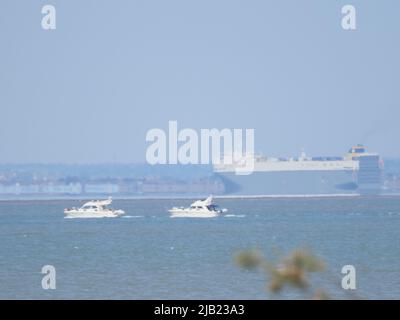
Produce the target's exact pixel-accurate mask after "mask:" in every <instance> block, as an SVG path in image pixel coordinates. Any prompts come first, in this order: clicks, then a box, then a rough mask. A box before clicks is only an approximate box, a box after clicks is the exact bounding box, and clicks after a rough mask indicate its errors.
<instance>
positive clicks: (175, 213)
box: [168, 196, 228, 218]
mask: <svg viewBox="0 0 400 320" xmlns="http://www.w3.org/2000/svg"><path fill="white" fill-rule="evenodd" d="M168 211H169V212H170V213H171V218H179V217H180V218H214V217H217V216H218V215H219V214H220V213H222V212H227V211H228V210H227V209H220V208H219V207H218V206H217V205H215V204H213V198H212V196H210V197H208V198H207V199H205V200H197V201H195V202H193V203H192V204H191V205H190V207H189V208H184V207H180V208H177V207H174V208H172V209H170V210H168Z"/></svg>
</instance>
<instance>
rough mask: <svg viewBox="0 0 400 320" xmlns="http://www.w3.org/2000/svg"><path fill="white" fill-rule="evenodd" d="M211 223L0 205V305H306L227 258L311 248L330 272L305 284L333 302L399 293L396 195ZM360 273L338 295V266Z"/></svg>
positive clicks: (246, 203) (290, 204)
mask: <svg viewBox="0 0 400 320" xmlns="http://www.w3.org/2000/svg"><path fill="white" fill-rule="evenodd" d="M218 202H219V204H220V205H221V206H222V207H226V208H228V209H229V212H228V213H227V214H228V215H227V216H222V217H218V218H214V219H171V218H169V215H168V213H167V211H166V210H167V209H168V208H170V207H172V206H180V205H188V204H190V201H187V200H119V201H115V202H114V207H116V208H121V209H124V210H125V211H126V212H127V214H126V216H125V217H123V218H115V219H64V217H63V209H64V208H65V207H71V206H77V205H79V204H80V202H79V201H20V202H17V201H3V202H0V257H1V260H0V298H3V299H4V298H5V299H15V298H21V299H70V298H76V299H100V298H105V299H265V298H309V297H310V296H309V293H306V294H304V293H302V292H299V291H296V290H292V289H287V290H284V291H283V292H282V293H281V294H280V295H278V296H276V295H272V294H270V293H268V291H267V290H266V279H265V277H264V275H262V274H260V273H257V272H252V271H247V270H242V269H240V268H238V267H237V266H236V265H235V263H234V256H235V255H236V254H237V253H238V252H240V251H241V250H244V249H251V248H259V249H261V250H262V251H263V252H264V254H265V256H267V257H272V256H276V255H277V254H278V255H279V254H283V255H284V254H287V253H289V252H290V251H291V250H293V249H296V248H309V249H311V250H313V252H314V253H315V254H317V255H318V256H320V257H321V258H323V259H324V260H325V262H326V264H327V270H326V271H325V272H323V273H321V274H315V275H314V276H313V277H312V279H311V280H312V283H313V288H323V289H325V291H327V292H328V293H329V294H330V295H331V296H332V297H334V298H366V299H384V298H388V299H399V298H400V232H399V231H400V198H396V197H383V198H330V199H321V198H319V199H318V198H308V199H307V198H303V199H293V198H292V199H246V200H238V199H235V200H232V199H231V200H228V199H225V200H219V201H218ZM347 264H351V265H354V266H355V267H356V270H357V274H356V275H357V276H356V280H357V290H356V291H355V293H354V294H348V293H346V292H345V291H344V290H343V289H341V285H340V283H341V277H342V274H341V273H340V272H341V268H342V266H344V265H347ZM44 265H53V266H54V267H55V268H56V272H57V289H56V290H43V289H42V287H41V280H42V276H43V275H42V274H41V268H42V266H44Z"/></svg>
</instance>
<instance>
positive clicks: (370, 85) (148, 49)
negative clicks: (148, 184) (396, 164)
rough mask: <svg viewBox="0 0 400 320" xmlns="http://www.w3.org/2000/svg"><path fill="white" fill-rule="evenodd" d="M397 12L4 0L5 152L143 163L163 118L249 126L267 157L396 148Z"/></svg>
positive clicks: (367, 7)
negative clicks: (45, 21) (350, 25)
mask: <svg viewBox="0 0 400 320" xmlns="http://www.w3.org/2000/svg"><path fill="white" fill-rule="evenodd" d="M45 4H53V5H54V6H55V7H56V10H57V29H56V30H53V31H45V30H43V29H42V28H41V19H42V14H41V8H42V6H43V5H45ZM345 4H353V5H355V7H356V9H357V30H356V31H344V30H343V29H342V28H341V17H342V14H341V8H342V6H343V5H345ZM399 17H400V1H398V0H393V1H389V0H379V1H378V0H375V1H373V0H362V1H356V0H346V1H339V0H338V1H335V0H329V1H321V0H313V1H311V0H303V1H299V0H291V1H284V0H274V1H267V0H260V1H255V0H249V1H247V0H246V1H244V0H241V1H236V0H179V1H178V0H157V1H156V0H141V1H137V0H133V1H128V0H127V1H122V0H120V1H115V0H113V1H111V0H108V1H99V0H96V1H95V0H93V1H89V0H85V1H72V0H68V1H67V0H64V1H55V0H46V1H36V0H29V1H27V0H24V1H19V0H18V1H16V0H1V1H0V40H1V46H0V111H1V114H0V119H1V124H0V163H6V162H69V163H71V162H80V163H84V162H105V161H119V162H131V161H132V162H136V161H144V159H145V152H146V147H147V146H148V143H146V141H145V136H146V132H147V131H148V130H149V129H151V128H156V127H160V128H163V129H167V126H168V121H169V120H177V121H178V124H179V127H180V128H185V127H190V128H195V129H200V128H214V127H215V128H219V129H223V128H232V129H233V128H254V129H255V140H256V150H257V151H262V152H263V153H264V154H268V155H276V156H287V155H297V154H299V153H300V149H301V148H302V147H304V148H305V150H306V152H307V153H309V154H311V155H341V154H343V153H344V152H346V151H347V149H348V148H349V147H350V146H351V145H353V144H356V143H365V144H366V145H367V146H368V147H369V149H370V150H372V151H376V152H379V153H380V154H382V155H384V156H400V148H399V137H400V126H399V121H400V18H399Z"/></svg>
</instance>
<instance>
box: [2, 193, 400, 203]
mask: <svg viewBox="0 0 400 320" xmlns="http://www.w3.org/2000/svg"><path fill="white" fill-rule="evenodd" d="M207 196H208V195H187V196H184V195H169V196H112V198H113V200H122V201H124V200H192V199H200V198H203V197H207ZM108 197H109V195H94V196H92V197H89V196H77V197H74V196H72V197H71V196H65V197H32V198H30V197H20V198H18V197H4V198H0V202H12V201H14V202H25V201H26V202H28V201H38V202H39V201H85V200H94V199H106V198H108ZM213 197H214V198H215V199H238V200H239V199H243V200H251V199H332V198H359V197H360V198H368V197H373V198H377V197H378V198H393V197H394V198H397V197H400V193H393V194H380V195H360V194H309V195H308V194H304V195H215V196H213Z"/></svg>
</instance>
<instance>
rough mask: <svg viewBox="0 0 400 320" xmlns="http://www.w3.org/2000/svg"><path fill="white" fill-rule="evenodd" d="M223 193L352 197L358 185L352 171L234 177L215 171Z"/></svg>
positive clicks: (259, 174) (255, 174)
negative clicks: (223, 187) (222, 187)
mask: <svg viewBox="0 0 400 320" xmlns="http://www.w3.org/2000/svg"><path fill="white" fill-rule="evenodd" d="M216 174H217V176H218V177H219V178H220V179H221V180H222V181H223V183H224V186H225V194H228V195H245V196H263V195H264V196H268V195H276V196H284V195H289V196H290V195H293V196H294V195H356V194H358V185H357V183H356V179H357V178H356V173H355V172H354V171H352V170H335V171H286V172H285V171H282V172H253V173H252V174H250V175H236V174H235V173H234V172H219V173H216Z"/></svg>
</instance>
